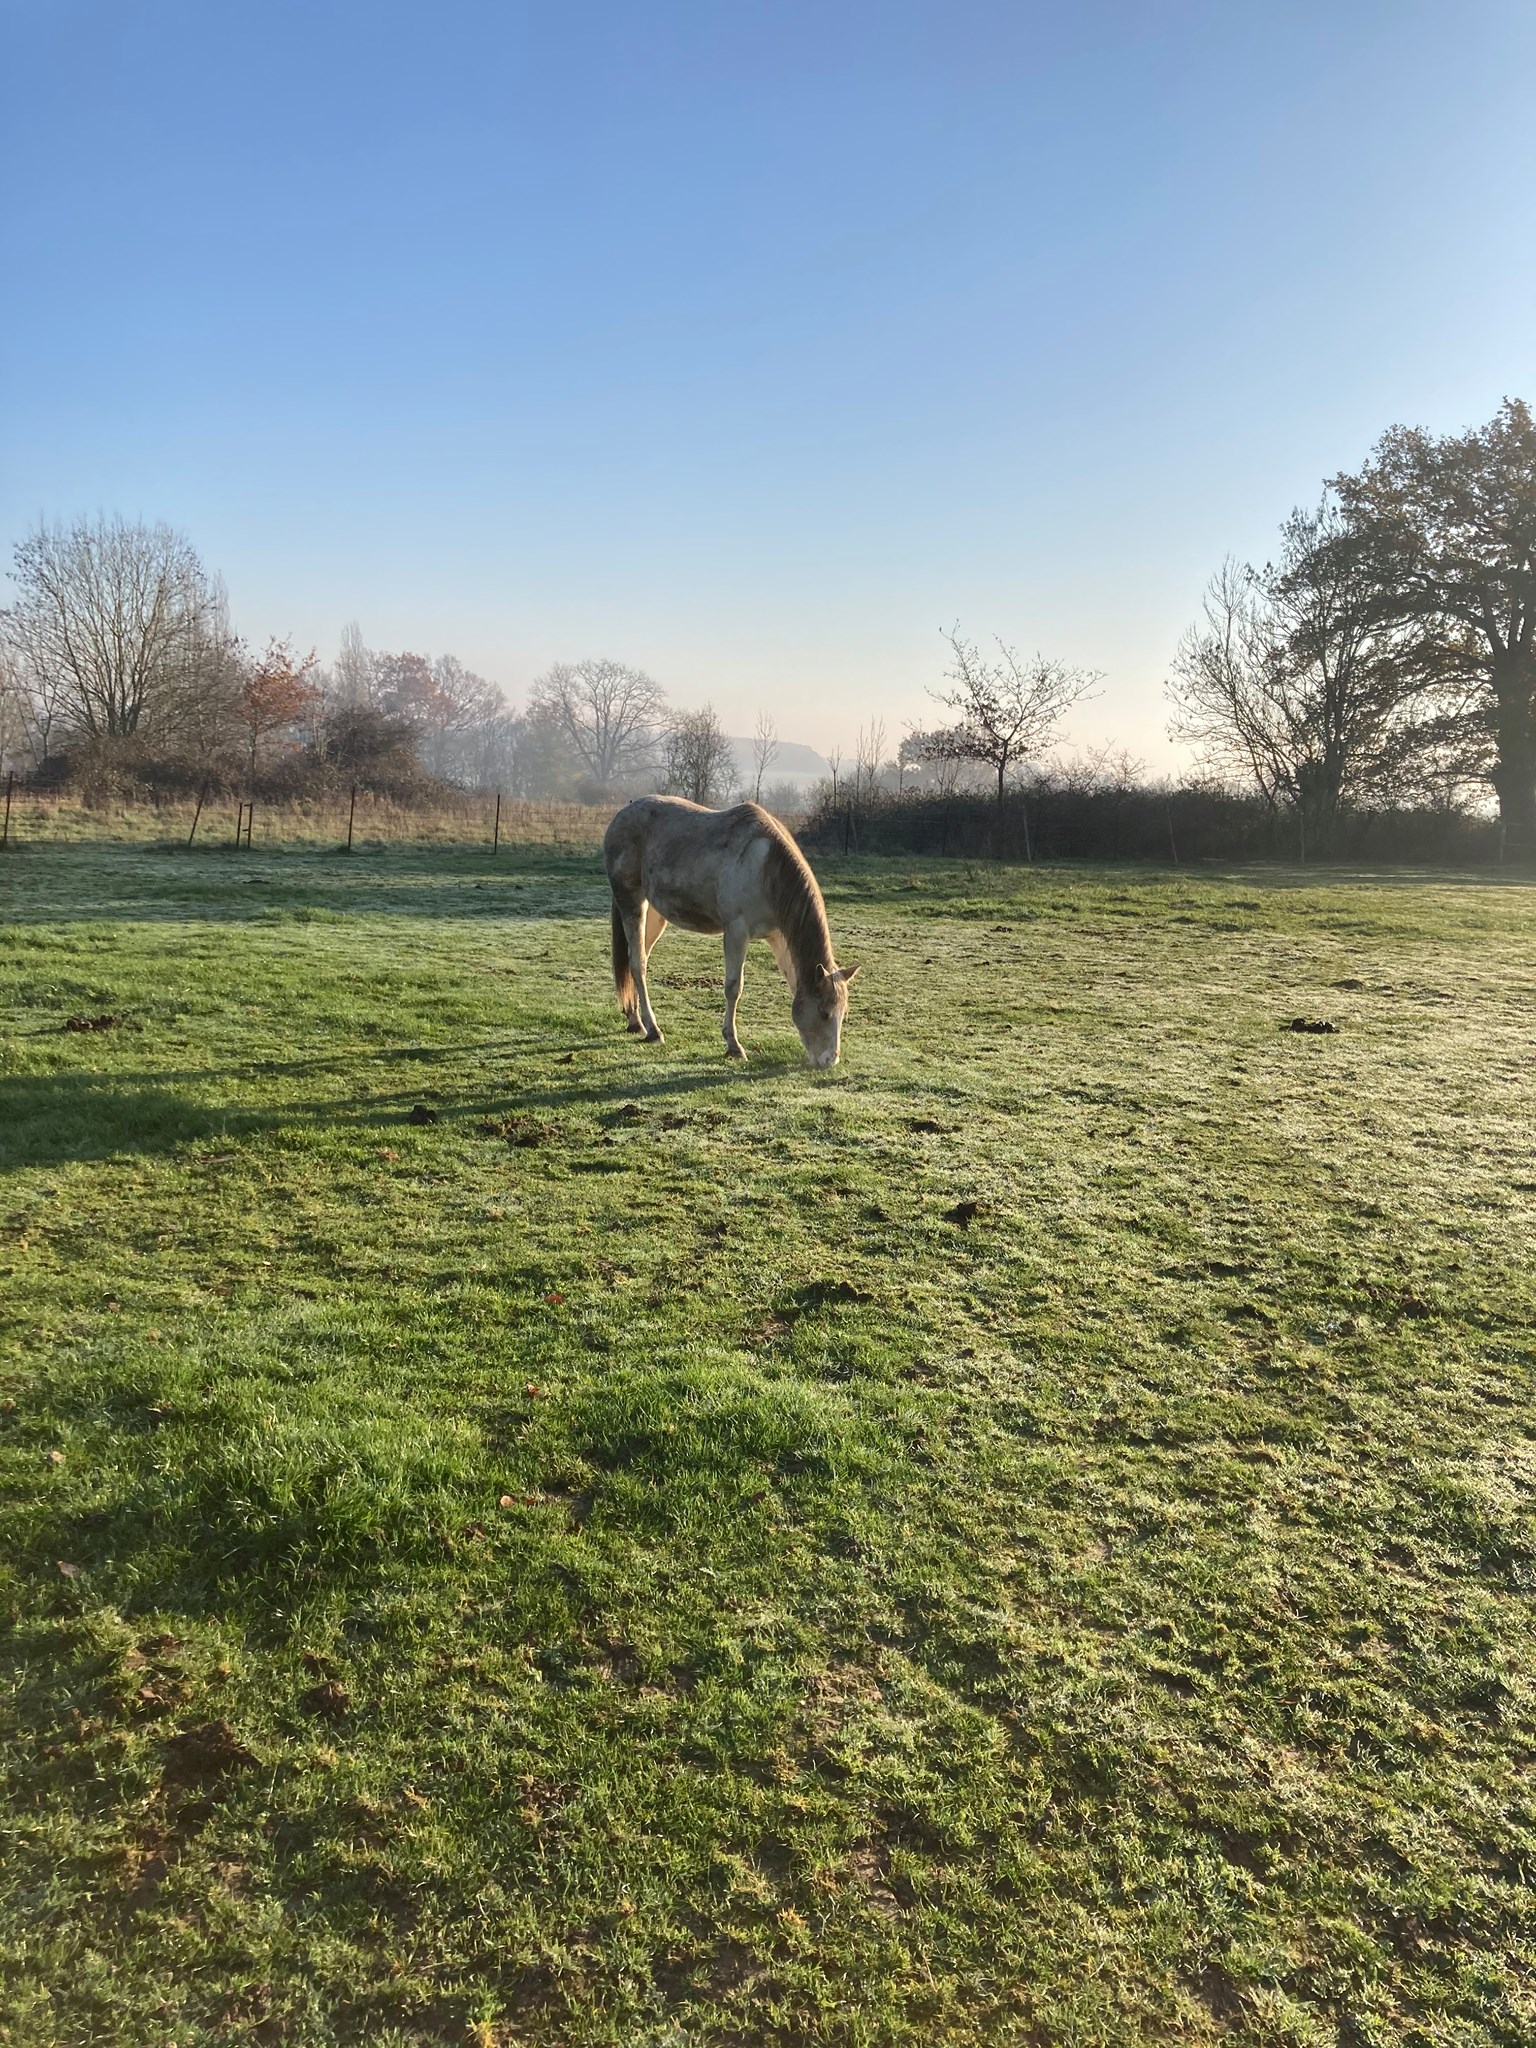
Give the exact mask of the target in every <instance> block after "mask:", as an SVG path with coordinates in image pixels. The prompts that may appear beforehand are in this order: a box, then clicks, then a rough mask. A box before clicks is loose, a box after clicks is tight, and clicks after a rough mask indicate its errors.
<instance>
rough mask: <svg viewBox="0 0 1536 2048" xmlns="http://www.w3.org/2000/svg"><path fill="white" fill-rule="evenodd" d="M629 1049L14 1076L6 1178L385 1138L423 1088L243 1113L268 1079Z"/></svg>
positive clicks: (362, 1056)
mask: <svg viewBox="0 0 1536 2048" xmlns="http://www.w3.org/2000/svg"><path fill="white" fill-rule="evenodd" d="M623 1050H624V1045H623V1043H622V1042H621V1043H620V1044H617V1045H616V1044H614V1043H613V1042H612V1041H611V1040H577V1041H575V1042H574V1043H573V1042H571V1041H569V1040H563V1039H562V1040H558V1041H545V1042H542V1043H538V1044H535V1045H530V1044H529V1043H528V1042H527V1041H525V1040H520V1041H515V1042H513V1043H511V1044H509V1043H508V1042H507V1041H506V1040H504V1039H499V1038H497V1039H488V1040H480V1041H472V1042H469V1043H462V1044H454V1045H446V1046H392V1047H389V1048H387V1049H385V1050H383V1051H380V1052H363V1053H352V1052H349V1053H342V1054H336V1055H334V1056H331V1057H327V1058H321V1059H307V1060H259V1061H252V1062H250V1063H249V1064H248V1065H244V1064H242V1065H240V1066H237V1067H230V1068H224V1069H209V1068H206V1067H202V1068H194V1069H189V1070H185V1071H172V1072H165V1071H160V1072H140V1073H127V1074H84V1073H80V1072H78V1071H76V1072H73V1073H60V1074H12V1075H5V1076H0V1172H4V1171H15V1170H16V1169H18V1168H21V1167H29V1166H34V1167H35V1166H62V1165H65V1164H68V1163H69V1162H71V1161H87V1160H100V1159H112V1158H118V1157H121V1156H123V1155H134V1154H137V1155H151V1154H157V1153H166V1152H172V1151H174V1150H176V1148H177V1147H178V1146H182V1145H188V1144H194V1143H197V1142H198V1141H200V1140H201V1141H203V1142H212V1141H219V1142H223V1143H232V1142H235V1141H237V1140H239V1139H242V1138H248V1137H251V1136H254V1135H257V1134H259V1133H262V1132H266V1131H271V1130H277V1129H283V1128H292V1127H296V1126H297V1127H304V1126H308V1127H311V1128H328V1129H332V1130H335V1131H338V1132H341V1131H351V1132H357V1131H362V1130H367V1129H370V1128H373V1129H379V1130H387V1129H393V1128H396V1127H398V1126H399V1125H401V1124H402V1123H406V1122H407V1121H408V1120H409V1118H410V1113H411V1111H412V1110H413V1109H415V1108H416V1107H417V1105H418V1104H419V1103H420V1102H421V1099H422V1094H423V1090H422V1088H421V1087H420V1086H419V1085H417V1084H416V1083H414V1082H413V1083H412V1084H411V1085H409V1086H404V1087H401V1088H399V1089H396V1090H392V1091H391V1092H390V1093H389V1094H387V1095H373V1096H370V1097H369V1099H368V1100H367V1101H366V1102H365V1103H358V1104H357V1105H355V1106H353V1105H349V1104H348V1103H346V1102H345V1101H344V1100H338V1099H337V1098H336V1097H335V1096H330V1097H320V1098H315V1099H309V1100H303V1101H281V1102H273V1103H260V1104H257V1103H242V1102H241V1100H240V1099H239V1094H238V1092H236V1091H237V1089H238V1084H239V1083H240V1082H241V1081H245V1080H250V1079H252V1078H254V1077H256V1076H258V1075H261V1076H272V1075H281V1074H293V1075H308V1076H319V1075H324V1074H336V1075H339V1076H345V1075H346V1074H347V1073H348V1072H349V1071H351V1070H353V1069H357V1068H362V1067H377V1066H380V1065H383V1066H390V1065H400V1066H406V1067H409V1068H410V1069H411V1070H412V1072H413V1074H415V1075H419V1076H421V1077H422V1078H423V1079H425V1078H428V1077H430V1076H431V1074H432V1070H433V1068H434V1067H436V1066H438V1065H440V1064H443V1063H446V1062H454V1061H457V1060H460V1059H462V1058H463V1057H464V1056H465V1055H466V1054H469V1055H479V1056H480V1057H482V1058H483V1057H495V1058H497V1059H514V1058H516V1057H517V1056H518V1055H520V1054H521V1055H529V1054H532V1055H534V1056H537V1057H540V1058H545V1059H548V1058H551V1057H553V1058H572V1059H575V1058H578V1057H581V1056H582V1055H597V1056H600V1055H602V1054H604V1053H609V1054H612V1053H620V1054H622V1052H623ZM802 1069H803V1061H801V1060H800V1059H799V1058H798V1057H796V1056H793V1055H788V1054H786V1055H784V1056H779V1057H775V1056H773V1055H767V1056H761V1057H759V1058H757V1059H755V1060H754V1061H752V1062H751V1063H749V1064H748V1065H745V1066H743V1065H739V1064H737V1063H735V1062H731V1063H729V1064H727V1063H726V1062H725V1061H724V1060H720V1061H717V1062H712V1063H711V1064H709V1065H707V1066H704V1065H698V1064H693V1063H690V1064H688V1065H686V1066H677V1065H674V1066H670V1067H666V1068H664V1069H658V1070H657V1071H655V1072H652V1073H636V1072H634V1071H633V1069H632V1068H630V1067H628V1066H627V1065H614V1064H612V1063H609V1062H605V1063H604V1065H603V1067H602V1070H601V1072H600V1073H597V1074H593V1073H592V1072H591V1070H590V1068H589V1069H587V1070H586V1071H585V1072H581V1071H579V1070H578V1071H574V1072H573V1073H572V1074H571V1076H570V1078H569V1079H565V1080H554V1081H551V1080H548V1079H547V1078H545V1077H540V1078H539V1079H538V1080H536V1081H534V1082H533V1083H532V1084H531V1085H528V1086H523V1085H520V1084H519V1083H518V1082H517V1080H516V1078H515V1077H513V1078H512V1079H511V1080H510V1081H503V1082H500V1083H481V1084H478V1085H474V1086H470V1087H467V1088H464V1089H462V1090H460V1091H458V1092H457V1093H455V1094H454V1095H453V1096H451V1097H449V1096H447V1095H446V1094H444V1093H443V1092H441V1091H438V1090H435V1089H434V1090H432V1091H430V1092H431V1096H432V1101H431V1105H430V1106H431V1107H432V1109H433V1111H434V1116H435V1124H436V1126H437V1127H438V1128H439V1129H442V1130H445V1131H452V1130H453V1129H454V1128H455V1127H457V1126H461V1125H462V1124H464V1123H465V1122H468V1121H471V1120H479V1119H483V1118H495V1117H498V1116H502V1117H504V1116H506V1115H508V1114H509V1113H510V1112H512V1111H515V1110H519V1109H525V1108H529V1107H536V1108H540V1109H557V1110H564V1111H566V1112H567V1113H573V1114H576V1115H582V1114H583V1113H589V1112H596V1111H599V1110H601V1109H603V1108H609V1107H613V1106H616V1105H618V1104H622V1103H626V1102H633V1103H635V1104H637V1105H638V1106H639V1107H640V1108H642V1109H644V1108H645V1106H646V1105H647V1104H650V1105H654V1106H658V1107H659V1106H661V1105H662V1104H664V1103H665V1102H667V1101H668V1100H671V1099H673V1098H678V1097H689V1096H697V1095H701V1094H719V1093H724V1092H729V1091H731V1090H739V1089H744V1088H750V1087H752V1086H753V1084H754V1083H756V1084H758V1085H761V1084H763V1083H766V1082H768V1081H770V1080H772V1079H775V1078H781V1077H783V1076H784V1075H786V1074H791V1073H798V1072H800V1071H802ZM178 1083H184V1084H192V1086H194V1087H195V1088H197V1089H198V1090H200V1091H203V1092H204V1094H205V1096H206V1094H208V1093H219V1094H222V1095H223V1096H224V1099H223V1100H219V1101H209V1100H207V1099H201V1100H200V1099H199V1098H198V1096H197V1095H194V1094H190V1093H182V1092H180V1091H179V1089H178V1087H177V1084H178Z"/></svg>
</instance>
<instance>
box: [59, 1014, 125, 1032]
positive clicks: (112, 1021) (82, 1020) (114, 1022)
mask: <svg viewBox="0 0 1536 2048" xmlns="http://www.w3.org/2000/svg"><path fill="white" fill-rule="evenodd" d="M122 1021H123V1020H122V1018H121V1017H66V1018H65V1019H64V1022H63V1023H62V1024H61V1025H60V1026H59V1029H60V1030H61V1031H116V1030H117V1029H118V1028H119V1027H120V1025H121V1024H122Z"/></svg>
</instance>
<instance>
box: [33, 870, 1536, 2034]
mask: <svg viewBox="0 0 1536 2048" xmlns="http://www.w3.org/2000/svg"><path fill="white" fill-rule="evenodd" d="M825 880H826V883H827V893H828V899H829V905H830V909H831V916H832V923H833V929H834V932H835V933H836V935H837V939H838V946H839V955H840V957H841V958H842V959H844V960H845V961H858V962H860V963H861V964H862V965H863V967H864V973H863V974H862V975H861V977H860V979H859V982H858V985H857V987H856V989H855V990H854V1017H853V1022H852V1024H851V1026H850V1029H849V1031H848V1034H847V1038H846V1040H845V1049H844V1060H843V1064H842V1066H841V1067H840V1068H838V1069H837V1070H836V1071H835V1072H834V1073H830V1074H813V1073H811V1072H810V1071H809V1070H808V1069H807V1068H806V1067H805V1066H804V1065H803V1063H802V1061H801V1059H800V1055H799V1048H798V1044H797V1042H796V1040H795V1039H794V1036H793V1033H792V1030H791V1027H790V1023H789V1014H788V1004H787V1001H786V999H785V996H784V994H783V991H782V990H781V989H780V988H779V987H778V986H777V985H776V978H775V977H774V976H773V975H772V971H771V962H770V961H769V958H768V955H767V954H766V952H761V949H759V950H760V953H761V957H760V958H754V961H753V962H752V963H751V965H750V967H749V975H750V977H751V978H750V980H749V984H748V991H747V996H746V999H745V1002H744V1005H743V1031H744V1036H745V1038H746V1042H747V1044H748V1046H749V1049H750V1050H751V1052H752V1054H753V1059H752V1063H751V1064H750V1065H749V1066H748V1067H747V1068H745V1069H744V1070H743V1069H739V1068H735V1067H732V1066H729V1065H727V1063H726V1062H725V1061H724V1060H723V1059H722V1058H721V1057H720V1050H721V1049H720V1041H719V1036H718V1008H719V1004H718V994H717V980H718V974H719V953H718V948H717V947H716V946H715V945H713V944H712V943H705V942H702V941H694V940H689V939H686V938H675V937H671V936H669V937H668V938H667V939H666V940H665V941H664V942H663V944H662V947H661V949H660V950H659V952H658V954H657V956H656V962H655V969H656V971H655V975H654V980H653V988H654V993H655V996H656V1001H657V1007H658V1011H659V1014H660V1016H661V1021H662V1023H663V1026H664V1028H665V1029H666V1030H667V1033H668V1043H667V1044H666V1045H665V1046H664V1047H641V1046H637V1045H635V1044H634V1043H633V1042H631V1041H630V1040H629V1039H627V1038H626V1037H625V1036H624V1035H623V1032H622V1029H621V1026H620V1022H619V1019H618V1016H617V1013H616V1011H615V1010H614V1008H613V1003H612V997H611V993H610V991H609V989H608V987H607V966H606V948H607V923H606V897H605V894H604V890H603V887H602V880H601V874H600V871H599V868H598V865H597V862H596V859H595V857H594V856H592V855H589V854H567V855H558V854H555V853H551V852H547V851H523V852H517V853H512V854H507V853H506V852H504V853H503V855H502V857H501V858H500V859H499V860H498V861H496V862H495V863H493V862H492V861H491V860H490V859H489V858H488V857H487V856H486V855H485V854H484V853H483V852H479V851H477V852H466V851H462V850H460V851H457V852H455V851H453V850H451V849H449V850H443V849H439V850H432V849H425V850H393V851H384V852H374V853H369V854H368V855H366V856H362V857H356V858H354V859H353V860H352V861H351V862H350V863H349V862H348V861H347V860H346V859H345V858H343V857H340V856H337V855H334V854H327V853H322V852H318V851H315V852H304V851H296V850H283V851H279V852H275V853H273V854H271V855H270V856H267V855H263V853H262V851H261V850H260V849H259V848H258V849H257V850H256V852H255V853H254V854H252V855H250V856H243V857H240V858H236V857H234V856H232V855H229V854H224V853H219V852H216V851H212V850H210V851H209V852H208V853H206V854H194V855H187V854H184V853H181V852H178V851H170V850H156V849H154V848H152V847H144V846H130V845H122V846H105V845H95V846H92V845H82V846H70V845H51V846H35V847H23V848H21V849H19V850H17V849H13V850H12V852H11V854H10V855H9V856H7V858H6V860H5V862H4V864H3V866H0V905H3V911H4V916H5V918H6V925H5V929H4V930H3V932H0V1030H3V1034H4V1035H3V1041H0V1047H3V1050H0V1166H3V1170H4V1184H3V1188H0V1290H3V1300H4V1327H3V1333H0V1410H3V1412H0V1495H3V1497H0V1580H3V1603H4V1610H5V1614H6V1620H7V1633H6V1641H5V1648H4V1683H5V1694H4V1699H5V1706H4V1711H3V1729H0V1734H3V1742H4V1771H5V1779H6V1793H5V1808H4V1825H5V1830H6V1846H5V1854H4V1858H3V1889H0V2015H3V2016H0V2040H3V2041H5V2042H6V2043H7V2044H9V2048H23V2044H28V2048H30V2044H41V2043H69V2044H85V2043H102V2044H106V2043H110V2044H113V2048H120V2044H122V2048H127V2044H144V2048H163V2044H167V2043H173V2042H174V2043H178V2044H192V2043H202V2042H217V2043H223V2042H231V2043H238V2042H253V2043H255V2042H262V2043H266V2042H294V2043H306V2044H307V2043H311V2042H314V2043H326V2042H357V2043H368V2044H400V2043H405V2042H440V2041H448V2042H469V2043H476V2042H478V2043H482V2044H485V2043H514V2042H533V2043H549V2044H552V2043H561V2044H573V2048H574V2044H582V2048H585V2044H598V2043H611V2044H621V2043H622V2044H655V2048H660V2044H687V2048H692V2044H695V2043H700V2044H717V2043H741V2044H749V2043H758V2042H768V2043H780V2044H796V2043H820V2042H826V2043H840V2044H849V2048H852V2044H866V2048H875V2044H886V2043H892V2044H896V2043H901V2044H906V2043H913V2044H916V2043H923V2044H927V2043H959V2042H978V2043H980V2042H985V2043H1017V2044H1031V2048H1043V2044H1051V2048H1058V2044H1059V2048H1068V2044H1072V2048H1086V2044H1103V2048H1122V2044H1134V2043H1142V2042H1179V2043H1184V2042H1190V2043H1203V2042H1207V2041H1215V2040H1220V2039H1224V2038H1235V2039H1239V2040H1242V2041H1245V2042H1247V2041H1252V2042H1263V2043H1287V2044H1324V2043H1326V2044H1338V2048H1364V2044H1372V2048H1374V2044H1382V2048H1386V2044H1393V2048H1399V2044H1410V2048H1428V2044H1435V2048H1442V2044H1444V2048H1449V2044H1456V2048H1462V2044H1468V2048H1470V2044H1473V2043H1477V2044H1482V2043H1503V2044H1509V2048H1515V2044H1517V2043H1518V2044H1529V2043H1530V2042H1531V2041H1532V2040H1533V2039H1536V1906H1533V1900H1536V1891H1533V1883H1536V1784H1533V1777H1532V1766H1533V1764H1536V1703H1533V1671H1536V1659H1533V1628H1532V1622H1533V1609H1536V1598H1533V1596H1536V1528H1533V1523H1532V1516H1531V1510H1532V1505H1533V1501H1536V1395H1533V1388H1532V1366H1533V1364H1536V1334H1533V1330H1536V1285H1533V1279H1536V1250H1533V1223H1536V1150H1533V1144H1532V1132H1533V1128H1536V1070H1533V1061H1532V1035H1533V1023H1536V889H1532V888H1531V887H1529V886H1522V885H1520V884H1519V883H1517V882H1513V881H1506V882H1503V883H1502V884H1501V883H1499V882H1497V881H1489V880H1488V879H1487V878H1486V877H1482V878H1479V879H1476V880H1471V879H1466V880H1463V879H1458V878H1438V879H1436V878H1404V877H1400V876H1346V875H1334V876H1326V877H1325V876H1321V875H1318V874H1315V873H1310V872H1309V873H1308V874H1306V875H1304V876H1303V875H1298V874H1285V873H1274V872H1271V873H1265V874H1258V873H1251V872H1249V873H1240V874H1214V875H1209V876H1205V875H1202V876H1200V877H1198V878H1195V877H1191V876H1189V875H1182V874H1181V875H1166V876H1158V875H1153V874H1147V873H1142V872H1129V871H1112V870H1103V871H1094V872H1089V871H1074V872H1070V873H1068V872H1052V871H1024V870H1015V869H999V870H991V869H967V868H964V867H960V866H953V865H951V866H940V865H938V864H926V865H922V866H918V867H915V868H912V869H908V868H905V867H902V866H898V865H894V864H876V863H872V862H870V863H861V862H857V861H854V862H850V863H847V864H844V865H842V866H832V867H831V868H829V870H828V872H827V874H826V876H825ZM1297 1015H1302V1016H1306V1017H1309V1018H1326V1019H1328V1020H1329V1021H1332V1022H1335V1023H1336V1024H1337V1025H1338V1027H1339V1028H1338V1031H1337V1034H1336V1035H1308V1034H1295V1033H1291V1032H1288V1031H1282V1030H1281V1029H1280V1028H1279V1027H1280V1025H1281V1023H1282V1021H1283V1020H1285V1019H1288V1018H1291V1017H1294V1016H1297ZM102 1016H107V1017H112V1018H115V1019H116V1020H117V1021H116V1023H115V1024H113V1025H110V1026H108V1027H106V1028H103V1029H100V1030H95V1031H81V1030H76V1031H66V1030H64V1029H62V1028H61V1027H62V1026H63V1025H64V1024H65V1022H66V1020H67V1019H69V1018H71V1017H77V1018H86V1019H93V1018H97V1017H102ZM413 1111H418V1112H421V1113H423V1115H422V1120H420V1121H417V1122H414V1123H413V1122H412V1121H411V1120H410V1117H411V1113H412V1112H413ZM425 1112H431V1113H433V1114H434V1115H435V1118H436V1121H427V1120H426V1119H425V1115H424V1113H425ZM971 1203H974V1204H976V1205H977V1207H976V1210H975V1213H974V1215H973V1216H972V1217H971V1220H970V1221H969V1222H968V1223H962V1222H960V1221H949V1220H946V1216H947V1213H948V1212H952V1211H955V1209H956V1205H957V1204H971ZM959 1213H960V1214H965V1213H967V1212H966V1211H964V1210H961V1211H960V1212H959Z"/></svg>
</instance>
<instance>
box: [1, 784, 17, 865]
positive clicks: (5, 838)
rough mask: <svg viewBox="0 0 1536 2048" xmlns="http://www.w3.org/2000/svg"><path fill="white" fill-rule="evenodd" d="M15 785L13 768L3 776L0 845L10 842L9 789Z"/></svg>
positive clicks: (6, 844) (7, 844)
mask: <svg viewBox="0 0 1536 2048" xmlns="http://www.w3.org/2000/svg"><path fill="white" fill-rule="evenodd" d="M15 787H16V771H15V769H14V768H13V769H12V770H11V772H10V774H9V775H7V776H6V778H5V824H4V825H3V826H0V846H9V845H10V843H11V791H12V790H13V789H14V788H15Z"/></svg>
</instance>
